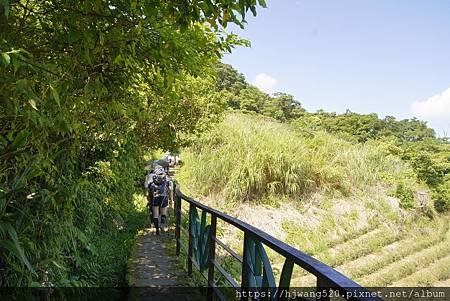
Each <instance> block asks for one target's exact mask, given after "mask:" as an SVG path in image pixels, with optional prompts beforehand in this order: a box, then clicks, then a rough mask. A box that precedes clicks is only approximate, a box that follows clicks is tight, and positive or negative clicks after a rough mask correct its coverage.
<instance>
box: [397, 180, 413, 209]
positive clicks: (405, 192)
mask: <svg viewBox="0 0 450 301" xmlns="http://www.w3.org/2000/svg"><path fill="white" fill-rule="evenodd" d="M395 196H396V197H397V198H398V199H399V200H400V205H401V206H402V207H403V208H405V209H411V208H413V207H414V203H415V202H414V192H413V190H412V189H411V187H410V186H408V184H405V183H403V182H400V183H398V184H397V188H396V190H395Z"/></svg>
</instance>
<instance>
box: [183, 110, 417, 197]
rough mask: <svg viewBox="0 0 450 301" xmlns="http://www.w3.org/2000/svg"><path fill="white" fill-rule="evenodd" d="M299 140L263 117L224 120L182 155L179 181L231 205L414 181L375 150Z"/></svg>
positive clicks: (321, 139)
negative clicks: (392, 180)
mask: <svg viewBox="0 0 450 301" xmlns="http://www.w3.org/2000/svg"><path fill="white" fill-rule="evenodd" d="M302 134H303V133H301V132H299V131H296V130H294V129H293V128H292V127H290V126H289V125H287V124H281V123H277V122H275V121H273V120H271V119H268V118H265V117H261V116H254V115H248V114H238V113H234V114H229V115H227V116H226V117H225V119H224V121H223V122H221V123H219V124H218V125H217V126H216V127H215V128H213V129H212V130H211V131H210V132H208V133H206V134H204V135H203V136H202V137H200V138H199V139H198V141H197V142H196V143H195V144H194V145H193V147H191V148H190V149H189V150H187V152H185V153H184V158H183V159H184V162H185V168H183V169H182V171H181V172H180V174H179V175H178V177H179V179H180V180H181V181H182V182H183V181H184V182H188V183H186V184H188V185H186V186H190V187H191V188H192V187H195V189H196V190H197V192H198V193H200V194H204V195H208V194H211V193H220V194H221V195H223V196H225V197H228V198H231V199H234V200H255V199H259V198H265V197H270V196H276V195H284V196H288V197H295V198H298V197H301V196H304V195H307V194H310V193H313V192H317V191H321V192H336V191H338V192H340V193H341V194H344V195H348V194H351V193H354V192H355V191H358V190H364V189H365V188H366V187H368V186H371V185H374V184H376V183H378V182H379V181H382V180H383V179H385V178H387V175H390V176H391V177H394V178H408V179H411V180H412V181H415V180H414V178H413V177H414V175H413V173H412V171H411V169H410V168H409V167H408V166H406V165H405V164H404V163H403V162H402V161H401V160H400V159H399V158H396V157H393V156H389V155H386V154H385V152H383V151H382V149H381V148H379V147H377V146H376V145H373V144H351V143H349V142H346V141H344V140H342V139H338V138H336V137H334V136H332V135H330V134H327V133H322V132H319V133H317V134H316V135H315V136H313V137H305V136H304V135H302Z"/></svg>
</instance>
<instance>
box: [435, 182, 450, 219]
mask: <svg viewBox="0 0 450 301" xmlns="http://www.w3.org/2000/svg"><path fill="white" fill-rule="evenodd" d="M432 197H433V200H434V208H435V209H436V211H438V212H445V211H447V210H449V209H450V181H447V182H445V183H444V184H442V185H440V186H438V187H437V188H436V189H435V190H434V191H433V195H432Z"/></svg>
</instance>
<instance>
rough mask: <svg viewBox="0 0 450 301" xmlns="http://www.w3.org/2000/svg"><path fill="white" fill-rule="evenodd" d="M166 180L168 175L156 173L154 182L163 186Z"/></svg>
mask: <svg viewBox="0 0 450 301" xmlns="http://www.w3.org/2000/svg"><path fill="white" fill-rule="evenodd" d="M165 182H166V175H164V174H160V175H154V176H153V183H155V185H157V186H161V185H163V184H164V183H165Z"/></svg>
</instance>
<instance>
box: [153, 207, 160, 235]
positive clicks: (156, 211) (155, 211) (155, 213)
mask: <svg viewBox="0 0 450 301" xmlns="http://www.w3.org/2000/svg"><path fill="white" fill-rule="evenodd" d="M152 216H153V224H154V225H155V229H156V234H159V227H160V225H159V206H152Z"/></svg>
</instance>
